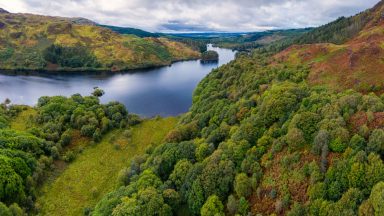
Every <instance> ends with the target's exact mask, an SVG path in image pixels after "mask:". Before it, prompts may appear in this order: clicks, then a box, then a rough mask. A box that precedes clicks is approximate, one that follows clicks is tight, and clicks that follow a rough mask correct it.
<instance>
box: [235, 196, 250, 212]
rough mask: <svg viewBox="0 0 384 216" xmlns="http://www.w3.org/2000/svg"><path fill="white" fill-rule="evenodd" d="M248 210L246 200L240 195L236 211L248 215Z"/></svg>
mask: <svg viewBox="0 0 384 216" xmlns="http://www.w3.org/2000/svg"><path fill="white" fill-rule="evenodd" d="M248 212H249V204H248V201H247V200H246V199H245V198H244V197H241V198H240V200H239V207H238V210H237V213H238V214H240V215H242V216H246V215H248Z"/></svg>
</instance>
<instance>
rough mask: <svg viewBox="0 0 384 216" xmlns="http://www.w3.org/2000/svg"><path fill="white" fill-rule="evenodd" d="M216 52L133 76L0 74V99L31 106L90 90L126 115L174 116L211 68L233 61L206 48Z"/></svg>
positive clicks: (229, 53) (224, 52)
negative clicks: (208, 59)
mask: <svg viewBox="0 0 384 216" xmlns="http://www.w3.org/2000/svg"><path fill="white" fill-rule="evenodd" d="M208 49H210V50H215V51H217V52H218V53H219V55H220V56H219V62H217V63H213V64H201V63H200V61H185V62H177V63H175V64H173V65H172V66H170V67H161V68H155V69H149V70H148V69H147V70H137V71H134V73H133V72H132V71H131V72H126V73H110V72H97V73H95V72H92V73H82V74H76V73H66V74H63V73H43V74H42V73H39V74H36V73H21V72H18V73H9V72H2V73H1V74H0V100H1V101H4V100H5V98H10V99H11V101H12V102H13V103H16V104H28V105H35V104H36V102H37V99H38V98H39V97H41V96H45V95H46V96H54V95H64V96H70V95H72V94H75V93H80V94H82V95H89V94H90V93H91V92H92V90H93V87H95V86H98V87H100V88H102V89H104V90H105V92H106V94H105V95H104V96H103V97H102V99H101V100H102V101H103V102H109V101H115V100H117V101H120V102H122V103H124V104H125V105H126V106H127V108H128V110H129V111H130V112H134V113H137V114H140V115H143V116H148V117H149V116H154V115H161V116H169V115H178V114H181V113H184V112H186V111H188V108H189V107H190V105H191V103H192V92H193V90H194V89H195V87H196V86H197V84H198V83H199V81H200V80H201V79H202V78H203V77H204V76H206V75H207V74H208V73H209V72H210V71H211V70H212V69H213V68H216V67H218V66H220V65H222V64H226V63H228V62H229V61H231V60H233V59H234V56H235V53H234V52H233V51H231V50H228V49H220V48H214V47H212V46H209V47H208Z"/></svg>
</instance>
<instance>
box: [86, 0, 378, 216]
mask: <svg viewBox="0 0 384 216" xmlns="http://www.w3.org/2000/svg"><path fill="white" fill-rule="evenodd" d="M382 5H383V3H382V2H381V3H379V4H378V5H377V6H376V7H375V8H374V9H372V10H370V11H368V12H367V13H368V14H369V15H368V16H369V19H368V20H364V19H360V18H359V17H361V16H363V15H364V14H365V13H363V14H359V15H357V17H353V18H349V19H347V21H345V20H344V19H340V20H338V21H336V22H335V23H333V24H330V25H328V26H325V27H321V28H320V29H317V30H314V31H313V32H312V33H309V34H308V35H312V36H308V37H309V38H312V39H311V41H310V42H311V43H314V42H329V43H327V44H314V45H305V46H293V47H291V48H289V49H287V50H285V51H283V52H282V53H278V54H274V53H268V52H265V49H263V50H256V51H254V52H253V53H252V54H249V55H248V54H244V55H238V58H237V59H236V60H235V61H233V62H231V63H229V64H228V65H225V66H222V67H221V68H218V69H216V70H213V71H212V73H210V74H209V75H208V76H207V77H206V78H205V79H204V80H203V81H202V82H201V83H200V84H199V86H198V87H197V89H196V90H195V92H194V97H193V105H192V107H191V109H190V112H188V113H187V114H185V115H184V116H183V118H182V120H181V121H180V122H179V125H178V126H177V127H176V128H175V129H174V130H173V131H171V132H170V133H169V134H168V136H167V142H166V143H164V144H162V145H160V146H158V147H156V148H155V149H153V150H149V151H148V152H147V154H145V155H142V156H137V157H136V158H135V159H134V160H132V161H131V163H130V166H128V167H127V169H126V170H125V171H124V172H123V173H122V176H121V179H120V180H121V184H122V185H123V186H122V187H120V188H118V189H117V190H115V191H113V192H111V193H110V194H108V195H107V196H105V197H104V198H103V199H102V200H101V201H100V202H99V203H98V205H97V206H96V207H95V209H94V211H93V215H159V214H160V215H203V216H207V215H248V214H249V213H251V214H252V215H258V214H262V215H367V216H368V215H382V214H383V213H384V211H383V209H384V200H383V196H382V194H383V193H384V164H383V160H382V155H383V153H384V148H383V146H384V130H383V128H384V95H382V94H381V93H382V86H383V85H382V84H380V82H382V80H383V79H382V72H381V69H380V68H382V67H380V65H381V64H382V63H380V62H379V61H381V58H380V57H379V56H383V54H382V50H383V47H382V46H379V44H380V43H381V42H380V41H382V40H381V35H382V32H383V29H384V28H383V25H382V23H383V21H382V16H381V14H382V11H383V9H382ZM364 16H365V15H364ZM343 20H344V21H343ZM351 20H354V21H353V23H352V24H351V23H350V22H352V21H351ZM361 20H364V21H361ZM355 21H356V23H355ZM360 21H361V23H360ZM355 25H356V26H357V27H356V28H350V27H348V26H355ZM360 25H363V26H360ZM332 26H334V27H332ZM340 29H348V30H345V31H341V32H342V33H341V34H338V33H334V31H336V30H340ZM323 34H324V35H323ZM303 41H304V39H303ZM345 41H346V42H345ZM308 42H309V41H308ZM331 42H334V43H340V44H341V45H336V44H330V43H331ZM343 42H345V43H343ZM303 43H304V42H303ZM324 47H325V48H324ZM362 47H365V48H364V49H363V48H362ZM349 48H350V52H352V53H354V52H363V51H362V50H364V52H363V53H368V54H369V55H366V56H364V57H361V58H358V60H353V61H352V63H351V64H352V66H351V68H354V69H355V70H352V71H351V72H350V71H344V70H340V71H339V73H338V74H335V73H334V71H332V70H331V71H330V72H329V73H327V76H324V77H322V76H321V74H319V73H318V71H317V70H316V68H317V64H318V63H322V64H325V65H329V64H331V63H333V62H334V63H335V65H336V64H337V61H336V59H335V60H332V59H333V58H336V56H338V55H339V54H340V53H343V52H344V51H346V50H348V49H349ZM355 48H356V49H357V51H356V49H355ZM359 49H360V50H359ZM313 50H315V51H313ZM313 53H315V54H313ZM371 54H372V55H371ZM373 54H374V55H375V56H373ZM337 59H338V58H337ZM367 63H369V64H368V65H367ZM339 65H340V67H341V69H343V68H342V67H344V63H342V64H340V63H339ZM371 65H372V67H371ZM373 65H376V67H373ZM340 67H339V68H338V69H340ZM357 68H359V69H361V68H364V69H365V70H363V71H362V73H360V72H359V73H358V71H360V70H358V69H357ZM327 69H328V68H326V67H324V68H323V70H322V71H324V72H327V71H328V70H327ZM351 73H352V74H351ZM339 74H340V77H338V76H339ZM314 77H318V78H319V77H320V78H322V79H321V80H322V82H314V81H313V79H314ZM351 78H354V79H357V80H358V82H356V84H355V85H345V83H344V81H348V80H349V79H351ZM362 86H363V87H362Z"/></svg>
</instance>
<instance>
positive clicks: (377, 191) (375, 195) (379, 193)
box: [369, 182, 384, 216]
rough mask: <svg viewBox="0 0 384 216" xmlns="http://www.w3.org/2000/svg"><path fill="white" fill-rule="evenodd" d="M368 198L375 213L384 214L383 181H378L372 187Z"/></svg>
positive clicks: (377, 215) (377, 214)
mask: <svg viewBox="0 0 384 216" xmlns="http://www.w3.org/2000/svg"><path fill="white" fill-rule="evenodd" d="M369 200H370V202H371V203H372V206H373V209H374V211H375V215H376V216H381V215H384V182H379V183H377V184H376V185H375V186H374V187H373V188H372V191H371V196H370V197H369Z"/></svg>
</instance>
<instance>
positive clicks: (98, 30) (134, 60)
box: [0, 13, 199, 71]
mask: <svg viewBox="0 0 384 216" xmlns="http://www.w3.org/2000/svg"><path fill="white" fill-rule="evenodd" d="M0 30H1V31H0V69H8V70H49V71H58V70H62V71H65V70H106V71H111V70H112V71H116V70H128V69H135V68H145V67H152V66H162V65H169V64H171V63H172V62H173V61H178V60H187V59H196V58H199V53H198V52H196V51H194V50H192V49H191V48H189V47H187V46H186V45H184V44H182V43H178V42H174V41H171V40H169V39H165V38H140V37H137V36H134V35H122V34H119V33H117V32H114V31H112V30H110V29H108V28H104V27H101V26H98V25H96V24H94V23H92V22H91V21H89V20H85V19H81V18H61V17H47V16H39V15H32V14H12V13H0Z"/></svg>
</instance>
